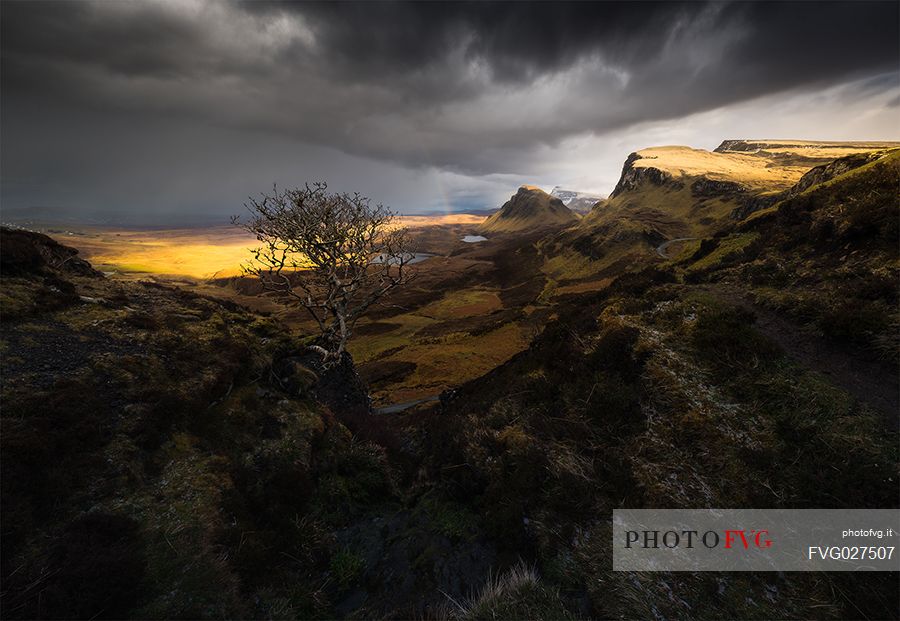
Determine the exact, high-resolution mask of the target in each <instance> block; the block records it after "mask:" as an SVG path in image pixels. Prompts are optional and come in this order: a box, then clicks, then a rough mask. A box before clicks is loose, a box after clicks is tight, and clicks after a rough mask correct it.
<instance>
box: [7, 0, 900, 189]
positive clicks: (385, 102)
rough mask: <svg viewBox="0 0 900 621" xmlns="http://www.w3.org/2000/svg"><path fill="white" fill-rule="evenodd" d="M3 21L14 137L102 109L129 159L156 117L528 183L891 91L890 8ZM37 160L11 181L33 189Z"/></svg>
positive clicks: (294, 8)
mask: <svg viewBox="0 0 900 621" xmlns="http://www.w3.org/2000/svg"><path fill="white" fill-rule="evenodd" d="M0 11H2V12H0V26H2V40H0V45H2V58H0V62H2V82H3V84H2V86H3V88H2V94H0V96H2V100H3V107H4V110H3V116H2V123H3V125H4V126H8V125H9V124H12V123H15V124H17V125H23V126H25V127H24V128H23V127H19V128H18V129H19V130H20V131H17V132H15V133H14V135H15V136H24V137H27V136H29V135H30V134H29V132H28V131H27V126H34V127H40V126H41V124H46V121H47V117H46V115H47V114H49V112H47V111H48V110H50V108H51V106H50V103H52V107H53V109H54V110H57V112H54V114H57V116H59V112H58V111H59V109H60V108H62V109H64V110H65V111H66V114H65V117H66V118H69V119H71V120H72V121H71V122H72V123H74V124H76V125H77V124H79V120H78V119H79V115H80V113H79V112H78V111H79V110H89V111H91V114H90V115H89V114H87V112H86V113H85V114H84V115H83V118H84V123H88V119H89V118H90V119H95V118H97V113H100V115H101V116H102V113H103V111H109V112H110V113H115V114H116V115H118V116H121V115H126V116H127V117H128V118H129V119H130V125H129V129H128V133H129V135H131V136H132V139H133V141H134V142H135V143H136V144H137V145H138V146H140V145H141V142H142V140H144V139H146V140H148V141H152V140H153V135H154V133H156V132H158V131H159V130H158V128H157V127H158V125H159V123H169V124H170V125H171V124H184V125H185V126H190V125H192V124H193V125H198V124H199V125H203V126H204V127H206V126H208V127H211V128H215V127H219V128H222V131H223V132H224V131H229V132H244V131H252V132H262V133H264V134H268V135H270V136H277V137H278V139H279V140H284V139H287V140H293V141H295V144H296V145H297V149H298V150H303V149H304V148H305V147H304V146H303V144H304V143H313V144H317V145H320V146H323V147H333V148H335V149H338V150H340V151H343V152H345V153H348V154H354V155H359V156H364V157H368V158H374V159H377V160H384V161H391V162H395V163H398V164H400V165H403V166H411V167H423V166H424V167H427V166H436V167H439V168H441V169H445V170H454V171H461V172H465V173H467V174H479V175H483V174H491V173H522V172H524V170H523V168H525V167H527V163H528V162H530V161H531V159H530V158H532V154H533V152H535V150H539V149H541V148H544V147H546V146H547V145H555V144H558V143H559V141H560V140H563V139H565V138H566V137H569V136H578V135H587V134H591V133H593V134H603V133H605V132H611V131H616V130H619V129H622V128H625V127H629V126H632V125H634V124H638V123H642V122H647V121H655V120H661V119H675V118H681V117H684V116H686V115H690V114H693V113H697V112H701V111H704V110H711V109H715V108H717V107H720V106H726V105H730V104H734V103H738V102H742V101H748V100H753V99H754V98H758V97H762V96H765V95H769V94H772V93H778V92H785V91H790V92H802V91H804V90H812V89H820V88H825V87H828V86H831V85H836V84H841V83H844V82H847V81H849V80H851V79H857V78H865V77H873V80H870V81H869V82H866V83H865V84H866V88H867V89H869V90H870V91H871V92H873V93H879V92H884V91H885V90H890V89H896V88H897V84H896V80H895V79H894V80H892V79H891V76H896V71H897V66H898V40H900V35H898V23H900V14H898V11H900V4H898V3H896V2H880V3H879V2H852V3H850V2H847V3H839V2H825V3H812V2H797V3H784V2H779V3H762V2H738V3H730V4H717V3H712V4H705V3H700V2H687V3H675V2H665V3H650V2H624V3H588V2H576V3H550V2H546V3H536V2H529V3H507V2H504V3H487V2H477V3H437V2H433V3H432V2H428V3H426V2H422V3H371V2H367V3H333V2H327V3H325V2H323V3H277V2H272V3H269V2H266V3H261V2H246V3H220V2H203V1H201V0H197V1H190V0H189V1H185V2H174V1H169V2H160V3H137V2H102V1H98V2H87V1H83V2H53V3H51V2H28V3H24V2H23V3H20V2H4V3H3V4H2V8H0ZM874 76H881V77H879V78H877V79H874ZM44 104H46V105H44ZM118 116H117V118H118ZM142 128H143V129H142ZM83 129H85V130H86V131H88V133H89V130H90V127H86V128H83ZM142 131H143V132H144V134H142ZM4 133H7V132H4ZM175 133H176V134H177V133H178V132H177V131H175ZM34 134H35V135H37V134H41V135H44V132H34ZM142 136H143V137H142ZM23 139H27V138H23ZM5 143H6V144H5V145H4V153H3V157H4V165H6V164H7V163H8V162H10V161H11V157H12V155H11V154H12V153H13V152H19V153H32V152H36V153H38V154H39V153H40V152H41V150H42V149H41V147H42V146H43V147H47V148H56V147H60V148H61V147H65V148H62V150H63V151H66V150H68V151H74V152H79V151H78V150H77V149H75V148H74V147H73V146H72V145H60V144H59V143H58V141H57V142H56V143H53V144H46V145H38V146H37V147H36V146H35V145H33V144H30V145H19V144H17V143H16V142H13V141H10V140H6V141H5ZM91 143H92V144H91V145H89V146H86V145H83V146H82V147H81V151H80V153H81V154H82V158H83V160H84V161H92V159H96V160H97V161H101V160H102V158H101V157H100V155H98V153H99V152H101V150H102V149H103V148H104V136H103V135H102V132H101V131H99V128H98V132H97V134H96V140H92V141H91ZM195 146H196V145H192V151H193V152H196V151H197V150H196V149H195V148H193V147H195ZM26 147H27V148H26ZM217 148H219V149H221V148H222V147H221V145H219V147H217ZM234 148H235V149H240V148H241V145H240V144H235V145H234ZM201 151H202V149H201ZM216 155H217V154H216V153H210V157H214V156H216ZM22 157H24V156H22ZM35 157H36V158H37V160H36V161H35V162H34V163H32V164H28V163H27V162H24V161H21V160H20V161H16V166H15V169H16V170H17V171H19V172H21V173H22V174H23V175H24V176H26V177H27V176H28V175H27V174H25V171H27V170H28V169H29V166H30V167H31V168H34V167H35V166H39V165H40V163H41V162H40V155H35ZM127 161H128V160H127V158H123V160H122V163H121V166H122V167H126V166H127V165H128V163H127ZM145 165H147V166H150V167H151V169H152V166H153V164H152V162H146V163H145ZM5 167H6V166H5ZM63 168H64V167H63ZM4 177H5V178H6V179H8V178H9V175H8V174H7V171H4Z"/></svg>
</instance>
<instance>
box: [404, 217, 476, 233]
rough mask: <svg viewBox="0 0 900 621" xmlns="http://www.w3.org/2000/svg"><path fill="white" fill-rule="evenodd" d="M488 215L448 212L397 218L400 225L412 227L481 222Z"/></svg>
mask: <svg viewBox="0 0 900 621" xmlns="http://www.w3.org/2000/svg"><path fill="white" fill-rule="evenodd" d="M486 219H487V216H479V215H475V214H470V213H448V214H435V215H425V216H400V217H399V218H397V225H398V226H406V227H409V228H411V229H414V228H419V227H423V226H443V225H446V224H472V225H475V224H481V223H482V222H484V221H485V220H486Z"/></svg>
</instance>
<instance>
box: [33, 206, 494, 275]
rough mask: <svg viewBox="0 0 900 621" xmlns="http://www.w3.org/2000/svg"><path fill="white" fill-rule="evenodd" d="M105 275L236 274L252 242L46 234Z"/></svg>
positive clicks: (205, 235) (177, 234)
mask: <svg viewBox="0 0 900 621" xmlns="http://www.w3.org/2000/svg"><path fill="white" fill-rule="evenodd" d="M484 219H485V218H484V216H478V215H472V214H440V215H435V216H401V217H400V218H398V219H397V223H396V224H397V225H398V226H406V227H408V228H410V229H413V230H416V229H423V228H426V227H432V226H450V225H457V226H473V227H474V226H477V225H478V224H480V223H481V222H483V221H484ZM47 232H48V233H50V234H51V235H53V236H55V237H58V238H60V240H61V241H63V242H64V243H66V244H69V245H71V246H74V247H75V248H77V249H78V250H79V252H80V253H81V255H82V256H83V257H84V258H85V259H87V260H88V261H90V262H91V263H93V264H94V266H95V267H96V268H97V269H99V270H102V271H105V272H118V273H120V274H124V275H139V274H154V275H159V276H173V277H186V278H194V279H209V278H223V277H227V276H234V275H237V274H239V273H240V271H241V270H240V268H241V265H242V264H244V263H246V261H247V260H248V259H249V258H250V257H251V249H252V248H255V247H256V246H257V242H256V239H254V237H253V236H252V235H249V234H248V233H247V232H246V231H244V230H242V229H239V228H237V227H234V226H230V225H220V226H211V227H204V228H179V229H137V228H107V227H80V228H78V229H75V230H72V231H68V232H67V233H64V234H62V235H60V234H59V233H57V232H56V231H54V230H48V231H47Z"/></svg>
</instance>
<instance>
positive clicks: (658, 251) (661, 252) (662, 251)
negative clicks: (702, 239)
mask: <svg viewBox="0 0 900 621" xmlns="http://www.w3.org/2000/svg"><path fill="white" fill-rule="evenodd" d="M695 239H697V238H696V237H676V238H675V239H670V240H669V241H665V242H663V243H661V244H660V245H659V246H657V247H656V254H658V255H659V256H661V257H662V258H663V259H668V258H669V255H667V254H666V249H667V248H668V247H669V246H671V245H672V244H674V243H675V242H683V241H694V240H695Z"/></svg>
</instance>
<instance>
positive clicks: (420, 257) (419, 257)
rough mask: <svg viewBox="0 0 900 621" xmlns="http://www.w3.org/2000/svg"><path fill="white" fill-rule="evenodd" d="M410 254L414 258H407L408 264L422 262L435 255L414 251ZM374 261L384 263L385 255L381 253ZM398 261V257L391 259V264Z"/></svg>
mask: <svg viewBox="0 0 900 621" xmlns="http://www.w3.org/2000/svg"><path fill="white" fill-rule="evenodd" d="M410 256H411V257H412V258H408V259H407V261H406V264H407V265H412V264H413V263H421V262H422V261H424V260H425V259H430V258H431V257H433V256H434V255H433V254H431V253H428V252H414V253H413V254H412V255H410ZM373 263H384V257H383V256H381V255H379V256H377V257H375V260H374V261H373ZM396 263H397V259H396V258H394V259H391V265H394V264H396Z"/></svg>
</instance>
